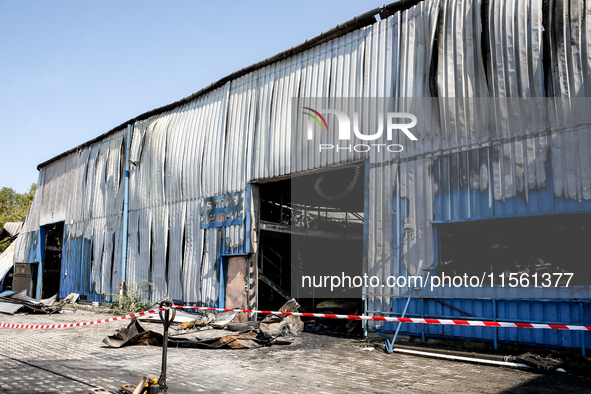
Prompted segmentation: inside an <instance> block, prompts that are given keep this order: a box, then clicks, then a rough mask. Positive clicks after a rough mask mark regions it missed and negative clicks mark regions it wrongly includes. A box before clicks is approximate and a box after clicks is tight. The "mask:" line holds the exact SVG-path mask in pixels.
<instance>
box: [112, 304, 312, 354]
mask: <svg viewBox="0 0 591 394" xmlns="http://www.w3.org/2000/svg"><path fill="white" fill-rule="evenodd" d="M299 307H300V305H299V304H298V303H297V302H296V301H295V300H294V299H292V300H290V301H288V302H287V303H286V304H285V305H283V307H281V309H280V310H279V311H280V312H297V310H298V309H299ZM238 314H239V313H238V312H221V313H217V314H215V313H211V312H209V311H205V310H200V311H199V312H198V313H196V314H193V313H184V312H179V311H177V312H176V313H175V316H174V320H173V321H172V326H171V327H170V329H169V337H168V346H171V347H190V348H208V349H255V348H259V347H263V346H270V345H288V344H290V343H291V342H289V341H286V340H280V339H279V338H280V337H282V338H288V337H294V336H297V335H299V334H300V333H301V332H302V330H303V328H304V323H303V322H302V320H301V319H300V317H299V316H286V315H270V316H267V317H266V318H265V319H263V320H262V321H261V322H258V321H246V322H236V323H234V320H235V319H236V317H237V316H238ZM142 321H144V322H147V323H159V322H160V320H159V318H158V317H157V316H150V317H147V318H142ZM163 341H164V337H163V335H162V334H161V333H160V332H157V331H155V330H151V329H147V328H146V327H145V326H144V325H143V324H142V323H140V321H139V320H138V319H133V320H132V321H131V322H130V323H129V325H128V326H127V327H126V328H124V329H120V330H118V331H117V332H116V333H115V334H113V335H109V336H108V337H107V338H105V339H104V340H103V342H104V343H105V344H107V345H109V346H111V347H115V348H119V347H123V346H131V345H143V346H162V344H163Z"/></svg>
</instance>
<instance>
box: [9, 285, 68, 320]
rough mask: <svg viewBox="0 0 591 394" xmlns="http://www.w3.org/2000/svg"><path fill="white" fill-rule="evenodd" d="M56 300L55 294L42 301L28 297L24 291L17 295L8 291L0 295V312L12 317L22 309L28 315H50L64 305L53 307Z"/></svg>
mask: <svg viewBox="0 0 591 394" xmlns="http://www.w3.org/2000/svg"><path fill="white" fill-rule="evenodd" d="M56 299H57V294H56V295H54V296H53V297H49V298H46V299H44V300H37V299H35V298H31V297H28V296H27V291H26V290H23V291H19V292H17V293H15V292H13V291H10V290H8V291H5V292H3V293H0V312H1V313H6V314H9V315H14V314H15V313H16V312H18V311H20V310H21V309H22V310H24V311H26V312H28V313H47V314H49V315H51V314H53V313H58V312H59V311H60V310H61V309H62V307H63V305H64V304H63V303H60V304H57V305H54V304H55V300H56Z"/></svg>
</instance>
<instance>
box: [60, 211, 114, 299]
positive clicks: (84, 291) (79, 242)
mask: <svg viewBox="0 0 591 394" xmlns="http://www.w3.org/2000/svg"><path fill="white" fill-rule="evenodd" d="M86 225H87V224H86V223H85V222H79V223H76V224H73V225H66V226H64V243H63V245H64V246H65V250H64V252H63V253H62V267H61V278H60V292H59V296H60V298H64V297H66V296H67V295H68V294H70V293H77V294H81V295H86V297H87V298H86V300H87V301H100V302H102V301H110V300H111V299H112V296H111V295H108V294H107V295H105V296H102V295H100V294H96V292H93V291H91V288H92V272H91V256H92V239H85V238H84V229H85V226H86ZM66 273H67V274H66Z"/></svg>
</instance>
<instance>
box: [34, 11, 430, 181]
mask: <svg viewBox="0 0 591 394" xmlns="http://www.w3.org/2000/svg"><path fill="white" fill-rule="evenodd" d="M421 1H423V0H398V1H395V2H393V3H390V4H387V5H384V6H382V7H376V8H374V9H372V10H370V11H367V12H364V13H363V14H360V15H357V16H356V17H354V18H352V19H349V20H348V21H345V22H343V23H341V24H338V25H337V26H335V27H333V28H331V29H329V30H326V31H324V32H322V33H320V34H318V35H316V36H314V37H312V38H309V39H307V40H306V41H304V42H302V43H300V44H298V45H295V46H293V47H291V48H289V49H287V50H285V51H283V52H280V53H278V54H276V55H274V56H271V57H268V58H266V59H264V60H262V61H260V62H257V63H254V64H251V65H250V66H247V67H244V68H242V69H240V70H238V71H235V72H233V73H232V74H230V75H227V76H225V77H223V78H221V79H219V80H217V81H216V82H214V83H212V84H210V85H208V86H206V87H204V88H203V89H200V90H198V91H197V92H195V93H193V94H191V95H189V96H187V97H184V98H182V99H180V100H177V101H175V102H172V103H170V104H166V105H164V106H162V107H158V108H155V109H153V110H150V111H147V112H144V113H143V114H141V115H138V116H136V117H135V118H132V119H130V120H128V121H126V122H123V123H122V124H120V125H119V126H117V127H114V128H112V129H111V130H109V131H107V132H106V133H103V134H101V135H99V136H98V137H95V138H93V139H91V140H89V141H86V142H84V143H82V144H80V145H78V146H76V147H74V148H72V149H69V150H67V151H65V152H62V153H60V154H59V155H57V156H54V157H52V158H51V159H49V160H46V161H44V162H42V163H41V164H39V165H37V170H38V171H39V170H40V169H41V168H42V167H45V166H46V165H48V164H50V163H52V162H54V161H56V160H58V159H61V158H62V157H64V156H67V155H69V154H71V153H74V152H77V151H78V150H80V149H82V148H85V147H86V146H88V145H91V144H93V143H95V142H98V141H100V140H102V139H104V138H105V137H107V136H109V135H110V134H113V133H115V132H116V131H119V130H121V129H123V128H125V127H127V125H128V124H133V123H135V122H138V121H141V120H145V119H148V118H150V117H152V116H154V115H159V114H161V113H163V112H166V111H168V110H171V109H173V108H176V107H180V106H181V105H183V104H187V103H188V102H190V101H192V100H194V99H196V98H197V97H199V96H202V95H204V94H206V93H209V92H211V91H213V90H215V89H217V88H219V87H221V86H223V85H225V84H226V83H227V82H229V81H232V80H235V79H238V78H240V77H241V76H243V75H246V74H248V73H251V72H253V71H256V70H258V69H260V68H263V67H265V66H268V65H270V64H272V63H275V62H278V61H281V60H283V59H286V58H288V57H290V56H294V55H296V54H298V53H301V52H304V51H305V50H307V49H310V48H312V47H315V46H317V45H320V44H323V43H325V42H327V41H329V40H332V39H334V38H337V37H341V36H344V35H345V34H347V33H350V32H352V31H354V30H357V29H360V28H362V27H366V26H369V25H371V24H373V23H375V22H376V18H375V15H378V14H379V15H380V17H381V18H382V19H385V18H387V17H388V16H390V15H393V14H395V13H396V12H399V11H404V10H406V9H408V8H410V7H413V6H415V5H417V4H418V3H420V2H421Z"/></svg>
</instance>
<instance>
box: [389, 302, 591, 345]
mask: <svg viewBox="0 0 591 394" xmlns="http://www.w3.org/2000/svg"><path fill="white" fill-rule="evenodd" d="M442 301H444V302H445V303H447V304H449V305H451V306H454V307H455V308H458V309H460V310H462V311H464V312H467V313H470V314H472V315H474V316H475V317H474V318H470V317H469V316H468V315H466V314H463V313H461V312H459V311H457V310H454V309H452V308H449V307H447V306H445V305H442V304H440V303H438V302H437V301H434V300H433V299H428V298H425V299H423V301H421V299H420V298H413V299H412V300H411V303H410V305H409V308H408V312H407V316H408V317H420V316H421V312H423V314H424V316H426V317H433V318H437V317H448V318H450V317H451V318H455V319H465V320H470V319H477V320H495V318H494V315H495V314H494V310H493V306H494V303H493V300H491V299H443V300H442ZM405 303H406V298H397V299H395V300H394V302H393V305H394V310H397V311H398V314H400V313H401V311H402V310H403V308H404V305H405ZM421 303H423V305H424V311H421ZM496 304H497V316H498V317H497V320H498V321H520V322H540V323H543V322H548V323H563V324H573V325H587V326H588V325H591V303H588V302H587V303H580V302H576V301H562V300H554V301H535V300H496ZM581 305H582V306H581ZM394 329H395V327H394V325H393V324H385V325H384V326H383V329H382V330H384V331H394ZM423 331H424V333H425V335H426V336H431V337H446V338H457V339H479V340H484V341H490V342H492V341H493V340H494V332H495V328H493V327H469V326H444V325H423V324H411V323H404V324H403V325H402V328H401V330H400V332H401V333H403V334H407V335H416V336H418V335H421V334H422V332H423ZM498 339H499V342H500V343H512V344H522V345H534V346H535V345H537V346H556V347H561V348H564V347H566V348H571V349H581V346H582V341H583V340H584V343H585V346H586V348H587V349H589V348H590V347H589V346H590V345H589V341H591V332H585V333H584V334H581V332H579V331H568V330H544V329H529V328H498Z"/></svg>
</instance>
